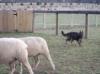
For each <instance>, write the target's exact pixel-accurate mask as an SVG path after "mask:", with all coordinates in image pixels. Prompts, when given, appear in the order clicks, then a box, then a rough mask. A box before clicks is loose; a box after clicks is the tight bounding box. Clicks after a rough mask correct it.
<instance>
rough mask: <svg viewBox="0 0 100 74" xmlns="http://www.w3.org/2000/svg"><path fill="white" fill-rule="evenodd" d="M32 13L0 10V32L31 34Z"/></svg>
mask: <svg viewBox="0 0 100 74" xmlns="http://www.w3.org/2000/svg"><path fill="white" fill-rule="evenodd" d="M32 31H33V13H32V11H27V10H16V11H12V10H1V11H0V32H32Z"/></svg>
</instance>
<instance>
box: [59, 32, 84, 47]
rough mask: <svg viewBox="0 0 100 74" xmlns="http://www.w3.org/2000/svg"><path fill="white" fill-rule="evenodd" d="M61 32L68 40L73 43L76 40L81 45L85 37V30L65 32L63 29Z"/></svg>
mask: <svg viewBox="0 0 100 74" xmlns="http://www.w3.org/2000/svg"><path fill="white" fill-rule="evenodd" d="M61 34H62V35H63V36H64V37H66V38H67V39H66V42H67V41H70V42H71V43H72V42H73V41H74V40H76V41H77V42H78V44H79V46H81V42H82V38H83V31H80V32H68V33H64V32H63V31H61Z"/></svg>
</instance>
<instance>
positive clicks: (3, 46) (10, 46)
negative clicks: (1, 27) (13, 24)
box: [0, 38, 34, 74]
mask: <svg viewBox="0 0 100 74" xmlns="http://www.w3.org/2000/svg"><path fill="white" fill-rule="evenodd" d="M17 60H18V61H19V62H20V63H22V64H23V65H24V66H25V67H26V68H27V69H28V71H29V74H34V73H33V71H32V68H31V66H30V64H29V62H28V52H27V45H26V44H25V42H24V41H22V40H20V39H16V38H0V64H7V65H9V66H10V70H11V71H10V72H9V74H13V73H14V71H15V62H16V61H17Z"/></svg>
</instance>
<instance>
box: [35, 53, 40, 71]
mask: <svg viewBox="0 0 100 74" xmlns="http://www.w3.org/2000/svg"><path fill="white" fill-rule="evenodd" d="M34 60H35V69H37V67H38V65H39V63H40V60H39V58H38V55H37V56H34Z"/></svg>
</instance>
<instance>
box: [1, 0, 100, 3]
mask: <svg viewBox="0 0 100 74" xmlns="http://www.w3.org/2000/svg"><path fill="white" fill-rule="evenodd" d="M0 2H1V3H5V2H8V3H11V2H13V3H27V2H45V3H47V2H50V3H61V2H62V3H64V2H66V3H67V2H70V3H100V0H0Z"/></svg>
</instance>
